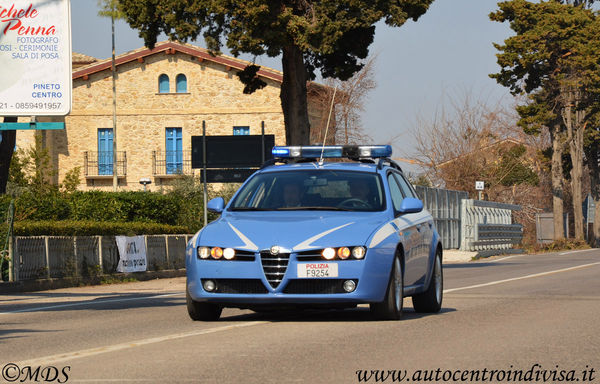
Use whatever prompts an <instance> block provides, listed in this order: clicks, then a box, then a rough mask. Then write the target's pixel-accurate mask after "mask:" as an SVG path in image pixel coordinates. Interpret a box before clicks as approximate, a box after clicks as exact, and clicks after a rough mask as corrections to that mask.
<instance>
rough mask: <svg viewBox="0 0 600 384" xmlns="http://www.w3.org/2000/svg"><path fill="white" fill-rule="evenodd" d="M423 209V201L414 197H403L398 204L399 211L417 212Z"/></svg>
mask: <svg viewBox="0 0 600 384" xmlns="http://www.w3.org/2000/svg"><path fill="white" fill-rule="evenodd" d="M422 210H423V202H422V201H421V200H419V199H415V198H414V197H405V198H404V199H403V200H402V203H401V204H400V213H417V212H421V211H422Z"/></svg>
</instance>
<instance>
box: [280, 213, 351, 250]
mask: <svg viewBox="0 0 600 384" xmlns="http://www.w3.org/2000/svg"><path fill="white" fill-rule="evenodd" d="M351 224H354V221H353V222H351V223H348V224H344V225H340V226H339V227H335V228H332V229H330V230H327V231H325V232H321V233H319V234H318V235H315V236H313V237H311V238H310V239H308V240H305V241H303V242H301V243H300V244H298V245H296V246H295V247H293V248H292V249H293V250H294V251H296V252H297V251H302V250H304V249H308V248H312V247H313V246H312V245H311V243H312V242H313V241H317V240H319V239H320V238H321V237H325V236H327V235H329V234H330V233H331V232H334V231H337V230H338V229H342V228H344V227H347V226H349V225H351Z"/></svg>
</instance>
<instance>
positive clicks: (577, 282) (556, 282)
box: [0, 250, 600, 383]
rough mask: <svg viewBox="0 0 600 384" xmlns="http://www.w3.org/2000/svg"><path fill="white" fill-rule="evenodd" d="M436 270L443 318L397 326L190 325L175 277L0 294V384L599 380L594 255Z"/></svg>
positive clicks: (249, 320)
mask: <svg viewBox="0 0 600 384" xmlns="http://www.w3.org/2000/svg"><path fill="white" fill-rule="evenodd" d="M444 273H445V287H444V289H445V293H444V306H443V310H442V312H441V313H439V314H433V315H421V314H416V313H414V312H413V310H412V303H411V302H410V300H409V299H407V300H406V301H405V311H404V317H403V319H402V320H401V321H397V322H378V321H373V320H371V318H370V315H369V312H368V308H366V307H365V308H363V307H359V308H357V309H354V310H346V311H308V312H287V313H283V314H276V315H274V314H256V313H253V312H250V311H241V310H235V309H231V310H225V311H224V312H223V316H222V318H221V320H220V321H218V322H208V323H202V322H192V321H191V320H190V319H189V318H188V316H187V312H186V309H185V296H184V291H183V290H184V279H181V278H179V279H169V280H161V281H152V282H142V283H130V284H121V285H114V286H100V287H84V288H73V289H64V290H58V291H47V292H39V293H31V294H21V295H11V296H2V297H0V368H1V369H2V374H3V375H4V379H3V378H1V377H0V383H4V382H7V380H6V379H11V380H12V379H15V377H16V375H17V374H19V375H20V376H19V377H18V378H17V382H19V381H20V380H22V379H23V378H24V377H25V376H24V375H25V374H27V370H28V368H27V367H31V372H35V369H36V368H37V367H41V369H40V371H39V374H40V375H42V374H45V375H46V377H45V378H46V379H48V378H50V379H51V378H52V376H54V375H56V376H57V377H56V380H55V381H54V382H69V383H76V382H80V383H114V382H117V383H126V382H142V383H143V382H153V383H168V382H184V383H185V382H190V383H289V382H294V383H295V382H299V383H358V382H361V381H362V382H394V381H393V379H396V380H397V381H396V382H399V381H398V380H399V379H400V377H401V376H404V375H406V376H404V381H410V382H466V381H471V382H484V381H485V382H510V383H515V382H569V381H570V379H572V380H573V381H578V382H593V381H595V382H599V383H600V373H599V372H598V371H600V278H599V277H600V250H588V251H577V252H568V253H554V254H545V255H529V256H510V257H505V258H502V257H500V258H496V259H492V260H486V261H479V262H470V263H457V264H446V265H445V269H444ZM16 367H19V368H20V369H21V372H20V373H17V368H16ZM44 369H45V370H44ZM492 371H494V372H492ZM23 372H25V373H23ZM386 375H389V376H386ZM519 375H520V376H519ZM38 379H39V381H40V382H41V381H43V380H42V379H43V378H42V377H38ZM384 379H385V380H384ZM425 379H429V380H427V381H426V380H425ZM445 379H446V380H445ZM528 379H530V380H528Z"/></svg>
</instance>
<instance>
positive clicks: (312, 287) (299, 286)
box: [283, 279, 358, 295]
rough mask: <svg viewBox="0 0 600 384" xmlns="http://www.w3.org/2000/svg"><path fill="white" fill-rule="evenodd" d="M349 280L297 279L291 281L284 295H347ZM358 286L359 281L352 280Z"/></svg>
mask: <svg viewBox="0 0 600 384" xmlns="http://www.w3.org/2000/svg"><path fill="white" fill-rule="evenodd" d="M346 280H347V279H297V280H290V282H289V283H288V285H286V287H285V288H284V290H283V292H284V293H293V294H305V295H327V294H332V293H347V292H346V291H344V287H343V284H344V281H346ZM352 280H354V282H355V283H356V285H358V280H357V279H352Z"/></svg>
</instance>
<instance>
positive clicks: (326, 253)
mask: <svg viewBox="0 0 600 384" xmlns="http://www.w3.org/2000/svg"><path fill="white" fill-rule="evenodd" d="M321 254H322V255H323V257H324V258H325V259H326V260H333V258H334V257H335V249H333V248H325V249H324V250H323V252H322V253H321Z"/></svg>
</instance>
